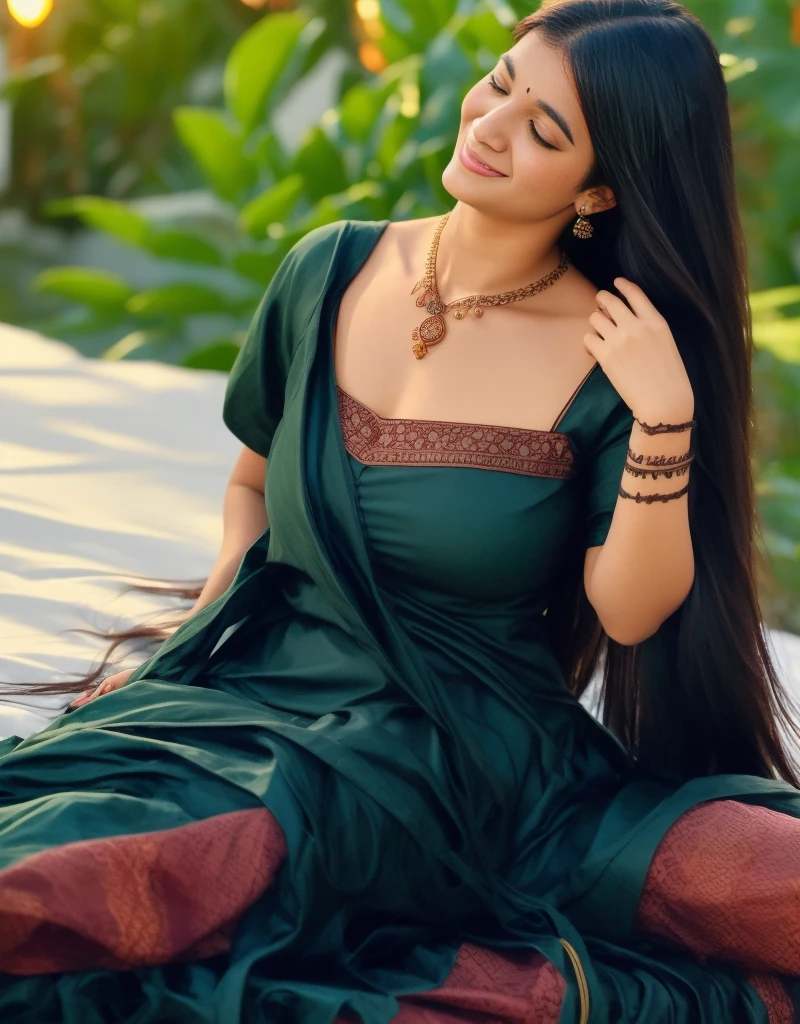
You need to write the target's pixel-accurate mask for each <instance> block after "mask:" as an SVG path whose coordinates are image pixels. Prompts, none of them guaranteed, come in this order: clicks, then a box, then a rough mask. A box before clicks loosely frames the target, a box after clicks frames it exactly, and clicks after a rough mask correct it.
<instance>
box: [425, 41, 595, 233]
mask: <svg viewBox="0 0 800 1024" xmlns="http://www.w3.org/2000/svg"><path fill="white" fill-rule="evenodd" d="M562 61H563V58H562V56H561V53H560V52H559V51H558V50H555V49H553V48H551V47H549V46H547V45H546V44H545V43H544V42H543V41H542V39H541V38H540V37H539V36H538V33H537V32H536V30H533V31H531V32H528V33H527V35H525V36H523V37H522V39H520V40H519V42H517V43H516V44H515V45H514V46H513V47H512V49H510V50H508V51H507V52H506V54H505V55H504V58H503V57H501V58H500V59H498V61H497V64H496V65H495V67H494V69H493V71H492V73H491V74H490V75H487V76H486V77H485V78H482V79H481V80H480V81H479V82H477V83H476V84H475V85H474V86H473V87H472V88H471V89H470V91H469V92H468V93H467V95H466V96H465V97H464V101H463V103H462V105H461V125H460V127H459V132H458V140H457V142H456V147H455V151H454V153H453V157H452V159H451V160H450V163H449V164H448V165H447V167H446V168H445V170H444V173H443V175H442V183H443V185H444V187H445V188H446V189H447V191H448V192H449V193H450V194H451V195H452V196H453V197H454V198H455V199H457V200H460V201H461V202H463V203H464V204H465V205H467V206H471V207H474V208H475V209H476V210H479V211H480V212H481V213H484V214H486V215H487V216H490V217H493V218H495V219H497V220H502V221H511V222H512V223H514V224H531V223H537V222H540V221H543V220H547V219H548V218H551V217H552V218H555V219H556V221H557V224H558V227H559V230H560V229H561V228H563V226H564V225H565V224H567V223H568V222H569V220H570V219H571V218H573V217H574V216H575V212H576V199H580V200H581V201H583V200H587V206H586V212H587V214H588V213H589V212H597V207H598V206H601V205H604V204H603V203H602V202H594V203H590V202H589V201H588V199H589V196H588V193H585V194H580V193H578V191H577V186H578V185H579V184H580V182H581V181H582V180H583V178H584V175H585V174H587V172H588V171H589V169H590V167H591V166H592V162H593V160H594V149H593V146H592V142H591V139H590V138H589V130H588V128H587V127H586V122H585V120H584V117H583V113H582V111H581V108H580V105H579V103H578V97H577V95H576V92H575V89H574V86H573V84H572V81H571V78H570V77H569V74H568V70H567V69H566V68H565V67H564V65H563V63H562ZM492 80H494V85H493V84H492ZM495 86H496V87H495ZM498 90H502V91H498ZM465 145H466V146H467V147H468V148H469V149H470V150H471V151H472V153H473V154H474V155H475V157H477V158H478V160H480V161H482V162H483V163H484V164H488V165H489V166H490V167H492V168H494V169H495V170H496V171H500V172H501V173H502V175H503V177H486V176H484V175H482V174H479V173H477V172H476V171H475V170H473V169H470V168H469V167H466V166H465V165H464V163H463V162H462V158H461V151H462V147H463V146H465ZM606 205H613V197H612V198H611V199H609V201H608V202H607V204H606ZM577 207H580V202H578V203H577Z"/></svg>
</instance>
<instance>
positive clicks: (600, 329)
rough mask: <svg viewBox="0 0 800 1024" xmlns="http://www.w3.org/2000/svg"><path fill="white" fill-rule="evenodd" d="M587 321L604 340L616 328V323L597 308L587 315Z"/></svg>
mask: <svg viewBox="0 0 800 1024" xmlns="http://www.w3.org/2000/svg"><path fill="white" fill-rule="evenodd" d="M589 323H590V324H591V325H592V327H594V329H595V330H596V331H597V333H598V334H599V335H600V337H601V338H603V339H604V340H605V339H607V338H608V337H610V335H611V334H612V332H613V331H615V330H616V329H617V325H616V324H615V323H614V322H613V321H612V320H610V319H609V318H608V317H607V316H606V315H605V313H600V312H599V311H598V310H595V312H594V313H592V315H591V316H590V317H589Z"/></svg>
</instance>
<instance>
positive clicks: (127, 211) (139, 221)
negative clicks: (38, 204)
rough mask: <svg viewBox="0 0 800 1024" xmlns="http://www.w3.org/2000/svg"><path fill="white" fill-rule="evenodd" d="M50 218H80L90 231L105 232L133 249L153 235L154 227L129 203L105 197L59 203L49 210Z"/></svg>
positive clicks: (63, 200)
mask: <svg viewBox="0 0 800 1024" xmlns="http://www.w3.org/2000/svg"><path fill="white" fill-rule="evenodd" d="M45 213H47V214H49V215H50V216H55V217H59V216H72V217H78V218H80V220H82V221H83V223H84V224H86V225H87V226H88V227H91V228H96V229H97V230H98V231H104V232H105V233H106V234H108V235H113V236H114V237H115V238H120V239H122V241H124V242H130V243H131V244H132V245H139V246H141V245H143V243H144V241H145V239H146V238H147V236H148V234H149V233H150V230H151V228H150V225H149V224H148V223H147V221H146V220H145V219H144V217H142V216H141V214H139V213H136V212H134V211H133V210H132V209H131V208H130V207H129V206H126V205H125V203H120V202H117V201H116V200H115V199H105V198H103V197H102V196H74V197H73V198H71V199H56V200H53V201H52V202H50V203H47V204H46V206H45Z"/></svg>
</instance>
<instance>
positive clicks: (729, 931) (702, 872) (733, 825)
mask: <svg viewBox="0 0 800 1024" xmlns="http://www.w3.org/2000/svg"><path fill="white" fill-rule="evenodd" d="M637 926H638V927H639V928H640V929H642V930H643V931H646V932H649V933H650V934H653V935H660V936H662V937H663V938H666V939H669V940H671V941H673V942H676V943H678V944H679V945H682V946H685V947H688V948H689V949H691V950H692V951H693V952H695V953H697V954H698V955H700V956H702V957H706V956H708V957H714V958H715V959H720V960H728V961H732V962H733V963H737V964H739V965H741V966H743V967H745V968H748V969H750V970H752V971H764V972H768V973H779V974H792V975H798V974H800V820H798V819H796V818H793V817H791V816H790V815H787V814H781V813H779V812H778V811H771V810H769V809H768V808H766V807H758V806H750V805H748V804H743V803H739V802H738V801H736V800H715V801H712V802H710V803H704V804H699V805H698V806H697V807H693V808H692V809H691V810H690V811H687V813H686V814H683V815H682V816H681V817H680V818H679V819H678V820H677V822H675V824H674V825H673V826H672V827H671V828H670V829H669V830H668V832H667V833H666V835H665V836H664V838H663V839H662V840H661V843H660V844H659V846H658V849H657V850H656V854H655V856H654V857H653V861H652V863H651V865H650V870H649V871H648V874H647V879H646V882H645V886H644V889H643V891H642V896H641V900H640V903H639V907H638V911H637Z"/></svg>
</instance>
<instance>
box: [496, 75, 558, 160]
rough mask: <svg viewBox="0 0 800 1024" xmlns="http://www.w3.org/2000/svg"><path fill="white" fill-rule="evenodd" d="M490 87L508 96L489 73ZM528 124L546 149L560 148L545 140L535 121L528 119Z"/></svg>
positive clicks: (532, 133) (535, 137) (533, 134)
mask: <svg viewBox="0 0 800 1024" xmlns="http://www.w3.org/2000/svg"><path fill="white" fill-rule="evenodd" d="M489 87H490V88H491V89H494V90H495V91H496V92H499V93H500V95H501V96H508V93H507V92H506V91H505V89H501V88H500V86H499V85H498V84H497V82H496V81H495V77H494V75H493V74H492V75H489ZM528 124H529V126H530V129H531V135H532V136H533V137H534V139H536V141H537V142H538V143H539V144H540V145H541V146H544V147H545V148H546V149H558V147H557V146H554V145H553V144H552V143H551V142H545V140H544V139H543V138H542V137H541V135H540V134H539V133H538V132H537V131H536V125H535V124H534V123H533V121H528Z"/></svg>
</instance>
